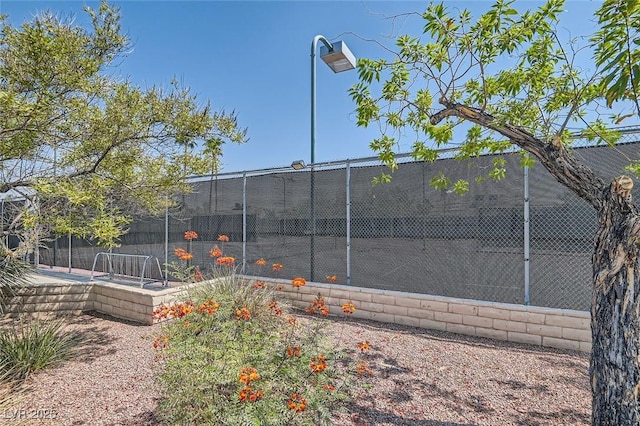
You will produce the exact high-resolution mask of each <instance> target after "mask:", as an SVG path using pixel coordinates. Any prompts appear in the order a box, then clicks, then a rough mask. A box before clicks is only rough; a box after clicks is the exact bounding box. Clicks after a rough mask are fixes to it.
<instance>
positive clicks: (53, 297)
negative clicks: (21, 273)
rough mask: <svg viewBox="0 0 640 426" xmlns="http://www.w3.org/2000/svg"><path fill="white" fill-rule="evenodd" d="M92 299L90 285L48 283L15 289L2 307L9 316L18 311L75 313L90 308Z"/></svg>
mask: <svg viewBox="0 0 640 426" xmlns="http://www.w3.org/2000/svg"><path fill="white" fill-rule="evenodd" d="M93 300H94V293H93V286H92V285H84V284H56V283H49V284H46V285H33V286H26V287H20V288H18V289H16V292H15V295H14V296H13V297H10V298H9V299H8V301H7V304H6V306H5V307H4V309H5V313H6V315H7V316H10V317H14V316H16V315H18V314H20V313H28V314H38V313H56V314H59V315H67V314H77V313H79V312H82V311H89V310H92V309H93Z"/></svg>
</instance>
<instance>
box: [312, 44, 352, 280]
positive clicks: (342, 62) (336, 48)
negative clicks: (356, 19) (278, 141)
mask: <svg viewBox="0 0 640 426" xmlns="http://www.w3.org/2000/svg"><path fill="white" fill-rule="evenodd" d="M319 41H320V42H322V46H320V58H322V60H323V61H324V62H325V63H326V64H327V65H328V66H329V68H331V69H332V70H333V72H335V73H338V72H342V71H349V70H352V69H354V68H355V67H356V58H355V56H353V53H351V51H350V50H349V48H348V47H347V45H346V44H345V43H344V42H343V41H336V42H335V43H330V42H329V40H327V39H326V38H325V37H324V36H322V35H317V36H315V37H314V38H313V42H312V43H311V176H310V177H311V179H310V180H311V191H310V194H309V196H310V200H311V247H310V256H311V259H310V260H311V261H310V264H309V275H310V277H309V278H310V280H311V281H314V279H315V247H314V246H315V236H316V214H315V176H314V164H315V161H316V152H315V151H316V50H317V48H318V42H319Z"/></svg>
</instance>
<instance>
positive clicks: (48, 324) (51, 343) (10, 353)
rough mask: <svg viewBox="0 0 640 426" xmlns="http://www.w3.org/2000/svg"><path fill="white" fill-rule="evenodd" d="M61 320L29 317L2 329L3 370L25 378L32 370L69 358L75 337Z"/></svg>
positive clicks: (0, 361)
mask: <svg viewBox="0 0 640 426" xmlns="http://www.w3.org/2000/svg"><path fill="white" fill-rule="evenodd" d="M63 326H64V322H63V321H62V320H60V319H58V320H48V321H45V320H42V319H26V318H25V317H23V316H21V317H20V318H19V319H18V320H17V321H16V323H15V324H13V325H12V326H10V327H7V328H4V329H2V330H0V374H3V376H2V377H5V378H10V379H14V380H23V379H25V378H26V377H27V376H28V375H29V374H31V373H33V372H35V371H38V370H42V369H44V368H46V367H49V366H51V365H53V364H56V363H58V362H60V361H63V360H65V359H67V358H68V357H69V356H70V355H71V352H72V348H73V344H74V337H73V335H72V334H71V333H69V332H65V331H64V330H63Z"/></svg>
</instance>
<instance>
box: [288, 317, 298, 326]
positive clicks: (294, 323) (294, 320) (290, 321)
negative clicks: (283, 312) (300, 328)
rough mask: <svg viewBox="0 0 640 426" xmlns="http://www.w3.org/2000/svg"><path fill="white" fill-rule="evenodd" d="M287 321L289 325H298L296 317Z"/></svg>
mask: <svg viewBox="0 0 640 426" xmlns="http://www.w3.org/2000/svg"><path fill="white" fill-rule="evenodd" d="M287 321H288V322H289V324H291V325H296V322H297V320H296V319H295V317H287Z"/></svg>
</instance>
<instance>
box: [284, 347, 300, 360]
mask: <svg viewBox="0 0 640 426" xmlns="http://www.w3.org/2000/svg"><path fill="white" fill-rule="evenodd" d="M301 353H302V351H301V350H300V346H289V347H288V348H287V355H289V356H290V357H291V358H296V357H299V356H300V354H301Z"/></svg>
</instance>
